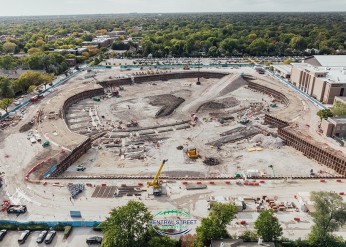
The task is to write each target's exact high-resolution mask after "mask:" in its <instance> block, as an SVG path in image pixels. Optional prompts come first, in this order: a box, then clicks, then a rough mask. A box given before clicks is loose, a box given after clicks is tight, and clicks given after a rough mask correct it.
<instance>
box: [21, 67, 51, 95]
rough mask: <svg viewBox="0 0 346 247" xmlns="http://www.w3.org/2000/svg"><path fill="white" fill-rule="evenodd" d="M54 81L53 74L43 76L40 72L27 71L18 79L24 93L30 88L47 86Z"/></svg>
mask: <svg viewBox="0 0 346 247" xmlns="http://www.w3.org/2000/svg"><path fill="white" fill-rule="evenodd" d="M52 80H53V75H52V74H43V73H40V72H38V71H26V72H24V73H23V74H22V75H21V76H20V77H19V78H18V82H17V83H18V86H19V87H20V88H21V89H22V90H23V91H27V90H28V89H29V87H30V86H39V85H41V84H44V85H46V84H48V83H50V82H51V81H52Z"/></svg>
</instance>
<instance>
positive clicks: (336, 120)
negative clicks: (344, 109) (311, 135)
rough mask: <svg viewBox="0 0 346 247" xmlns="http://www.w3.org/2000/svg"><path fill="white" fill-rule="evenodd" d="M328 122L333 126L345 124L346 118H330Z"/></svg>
mask: <svg viewBox="0 0 346 247" xmlns="http://www.w3.org/2000/svg"><path fill="white" fill-rule="evenodd" d="M328 121H329V122H332V123H334V124H346V117H330V118H328Z"/></svg>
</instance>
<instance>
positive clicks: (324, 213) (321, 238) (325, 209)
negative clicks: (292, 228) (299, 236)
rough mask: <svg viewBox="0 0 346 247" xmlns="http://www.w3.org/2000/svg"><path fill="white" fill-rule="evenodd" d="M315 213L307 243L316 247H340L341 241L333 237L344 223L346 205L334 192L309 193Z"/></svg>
mask: <svg viewBox="0 0 346 247" xmlns="http://www.w3.org/2000/svg"><path fill="white" fill-rule="evenodd" d="M311 197H312V200H313V201H314V205H315V209H316V212H314V213H313V214H312V216H313V218H314V223H315V224H314V226H313V227H312V231H311V233H310V234H309V237H308V238H309V242H310V244H311V245H312V246H316V247H335V246H340V244H341V239H339V238H337V237H336V236H334V235H333V232H335V231H337V230H339V228H340V227H342V226H343V225H345V223H346V203H344V202H343V199H342V197H341V196H339V195H338V194H337V193H335V192H325V191H320V192H311Z"/></svg>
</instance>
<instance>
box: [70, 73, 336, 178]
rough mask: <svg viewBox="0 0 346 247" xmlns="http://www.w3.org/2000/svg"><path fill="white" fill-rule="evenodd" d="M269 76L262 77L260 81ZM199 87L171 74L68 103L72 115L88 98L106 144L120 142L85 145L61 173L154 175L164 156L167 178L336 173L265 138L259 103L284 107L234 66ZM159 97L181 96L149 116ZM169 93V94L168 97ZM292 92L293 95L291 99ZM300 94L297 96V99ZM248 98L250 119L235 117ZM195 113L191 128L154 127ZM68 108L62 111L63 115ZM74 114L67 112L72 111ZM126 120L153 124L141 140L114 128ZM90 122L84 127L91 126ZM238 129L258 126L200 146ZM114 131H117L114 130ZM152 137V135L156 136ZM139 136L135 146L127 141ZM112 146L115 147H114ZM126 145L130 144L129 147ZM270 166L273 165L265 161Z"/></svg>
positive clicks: (164, 102)
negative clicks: (162, 112)
mask: <svg viewBox="0 0 346 247" xmlns="http://www.w3.org/2000/svg"><path fill="white" fill-rule="evenodd" d="M266 80H268V79H266ZM201 82H202V85H200V86H198V85H196V81H195V79H183V80H170V81H166V82H161V81H160V82H154V83H152V82H151V83H143V84H140V85H130V86H125V87H124V90H123V91H120V97H112V98H104V99H101V101H100V102H95V101H92V100H90V99H87V100H83V101H80V102H78V103H77V104H74V105H73V106H72V107H71V108H70V109H72V112H73V113H74V114H77V113H75V112H77V111H78V109H79V110H81V111H83V110H84V111H86V112H88V111H89V108H88V107H90V104H91V105H92V107H93V108H94V109H95V111H96V112H97V115H98V117H99V118H100V120H101V125H100V126H98V129H102V130H109V131H110V132H109V133H110V134H107V135H106V138H104V140H106V141H104V142H106V143H107V144H108V143H112V142H114V141H116V139H119V140H117V141H118V144H119V145H113V146H112V147H107V146H109V145H104V144H103V143H102V141H101V143H99V145H97V146H95V147H94V148H93V149H91V150H89V151H88V152H87V154H86V155H84V156H82V157H81V158H80V159H79V160H78V161H77V162H76V163H75V165H72V166H70V168H69V169H68V170H67V171H66V172H65V173H64V176H78V175H91V176H95V175H153V174H155V172H156V171H157V169H158V167H159V165H160V163H161V161H162V160H163V159H168V160H169V161H170V162H169V163H170V164H169V165H166V166H165V168H164V169H163V172H162V175H167V176H173V177H175V176H201V177H207V176H233V175H234V174H235V173H236V172H246V170H248V169H257V170H259V171H260V172H261V173H262V174H267V175H269V176H271V175H273V174H272V173H273V170H274V173H275V175H277V176H284V177H290V176H301V175H302V176H308V175H309V174H310V170H311V169H312V170H314V171H315V172H317V171H320V170H324V171H326V172H327V173H331V174H333V173H334V171H333V170H331V169H328V168H324V167H321V166H320V165H319V164H317V163H316V162H314V161H312V160H310V159H308V158H306V157H305V156H304V155H303V154H301V153H300V152H298V151H296V150H295V149H293V148H291V147H286V146H284V145H283V144H282V141H281V139H280V138H274V137H272V136H264V135H263V134H262V133H263V132H264V131H268V132H270V131H271V132H272V131H273V130H271V129H269V128H268V126H265V125H263V117H264V112H265V109H270V111H271V113H274V114H275V112H285V110H286V109H285V108H286V106H285V105H283V104H281V103H278V106H277V107H270V104H271V103H272V100H273V98H271V97H269V96H268V95H264V94H262V93H260V92H255V91H253V90H250V89H248V88H247V86H246V81H245V80H243V79H241V78H239V74H238V73H235V72H233V74H231V75H230V76H229V78H228V80H224V79H221V82H219V79H202V80H201ZM162 95H165V96H164V97H163V98H162V99H161V100H160V104H161V105H163V106H166V105H170V104H172V100H173V101H174V98H172V97H173V96H174V97H176V98H177V97H179V98H183V99H184V102H183V103H182V104H181V105H179V106H178V107H177V109H175V110H174V112H173V113H172V114H170V115H169V116H165V117H159V118H156V117H155V114H156V113H157V112H158V110H159V109H160V106H153V105H152V104H151V101H152V100H153V97H156V96H157V97H160V96H162ZM167 95H171V96H172V97H167ZM293 97H294V96H291V99H292V98H293ZM297 100H298V99H297ZM210 102H222V104H221V103H219V104H214V105H216V107H215V106H214V105H213V106H214V107H207V104H208V103H209V104H210ZM251 104H259V105H260V106H259V111H258V112H257V113H256V112H255V111H251V112H250V113H248V114H247V117H248V118H249V120H250V123H248V124H247V125H245V126H244V125H242V124H240V123H239V120H240V119H241V118H242V117H243V116H244V115H245V113H246V109H248V108H249V107H250V105H251ZM201 105H203V106H204V107H203V108H200V110H199V111H197V113H196V114H197V116H198V118H199V120H198V121H197V124H196V126H195V127H191V128H187V129H181V130H178V129H177V128H176V127H174V126H173V127H170V128H166V127H165V128H158V129H157V128H156V127H157V126H160V125H163V124H174V123H176V122H180V121H184V120H189V119H190V114H191V113H195V112H196V110H197V109H198V108H199V107H200V106H201ZM290 108H291V109H297V114H299V111H300V110H299V107H298V106H297V105H295V103H294V101H293V102H292V103H290ZM69 114H70V112H69V113H68V114H67V116H69ZM71 114H72V113H71ZM215 115H218V116H219V118H223V117H226V116H233V117H234V119H233V120H226V121H225V122H224V123H223V124H221V123H220V122H219V121H218V118H212V119H211V116H215ZM131 120H136V121H138V124H139V128H143V127H152V129H153V130H154V131H153V134H152V135H145V137H146V141H142V140H141V135H140V131H132V132H131V130H132V129H131V128H126V127H124V128H123V129H117V128H115V126H120V127H121V125H120V124H119V122H120V121H121V122H123V123H127V122H129V121H131ZM90 127H91V126H90V125H88V126H86V127H85V128H90ZM237 128H243V129H244V130H243V131H244V132H246V131H248V130H249V129H255V130H258V132H259V134H258V135H256V136H254V137H251V138H250V139H248V140H243V141H240V142H238V141H237V142H235V143H233V144H231V143H229V144H225V145H224V146H223V147H222V148H221V150H218V149H216V148H215V146H212V145H206V144H207V143H210V142H212V141H215V140H217V139H219V138H220V134H222V133H224V132H226V131H229V130H232V129H237ZM114 130H115V131H116V132H114ZM122 130H123V132H126V131H128V132H131V136H132V137H131V136H130V137H126V138H116V137H117V134H118V132H119V131H122ZM161 131H162V132H161ZM157 140H158V141H157ZM133 142H137V143H138V142H140V144H138V145H132V147H131V148H129V147H128V146H127V143H133ZM114 146H117V147H114ZM130 146H131V145H130ZM179 146H184V147H188V146H194V147H196V148H197V149H198V150H199V153H200V155H201V156H202V157H201V158H200V159H197V160H191V159H189V158H188V157H187V156H186V154H185V153H184V152H183V151H182V150H178V149H177V147H179ZM256 146H260V147H263V151H259V152H248V149H250V148H253V147H256ZM127 153H136V154H138V157H141V159H135V158H132V157H133V156H131V155H129V157H127V155H126V154H127ZM206 157H213V158H217V159H218V160H220V161H221V164H220V165H217V166H212V167H211V166H207V165H205V164H203V160H204V158H206ZM80 164H83V165H84V166H85V167H86V170H85V171H84V172H77V169H76V168H77V166H78V165H80ZM269 165H271V166H273V170H272V169H271V168H269V167H268V166H269Z"/></svg>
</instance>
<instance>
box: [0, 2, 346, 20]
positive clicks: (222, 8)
mask: <svg viewBox="0 0 346 247" xmlns="http://www.w3.org/2000/svg"><path fill="white" fill-rule="evenodd" d="M332 11H346V1H345V0H328V1H326V0H11V1H6V0H3V2H2V3H1V8H0V16H33V15H79V14H117V13H134V12H136V13H178V12H332Z"/></svg>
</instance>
